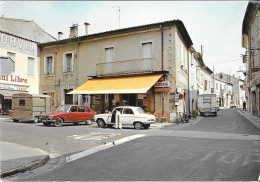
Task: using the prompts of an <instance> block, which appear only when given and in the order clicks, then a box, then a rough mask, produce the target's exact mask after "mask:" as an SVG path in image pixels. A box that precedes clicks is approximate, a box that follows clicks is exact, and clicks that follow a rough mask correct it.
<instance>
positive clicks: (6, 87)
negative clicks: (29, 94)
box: [0, 84, 28, 91]
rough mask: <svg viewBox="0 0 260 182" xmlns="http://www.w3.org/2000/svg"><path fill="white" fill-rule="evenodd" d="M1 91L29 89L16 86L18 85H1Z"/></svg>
mask: <svg viewBox="0 0 260 182" xmlns="http://www.w3.org/2000/svg"><path fill="white" fill-rule="evenodd" d="M0 89H4V90H20V91H27V89H28V87H23V86H16V85H3V84H0Z"/></svg>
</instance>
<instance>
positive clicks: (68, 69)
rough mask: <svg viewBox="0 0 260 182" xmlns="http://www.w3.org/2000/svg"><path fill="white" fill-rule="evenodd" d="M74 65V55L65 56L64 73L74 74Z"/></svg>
mask: <svg viewBox="0 0 260 182" xmlns="http://www.w3.org/2000/svg"><path fill="white" fill-rule="evenodd" d="M73 65H74V54H73V53H67V54H64V55H63V72H64V73H72V72H73Z"/></svg>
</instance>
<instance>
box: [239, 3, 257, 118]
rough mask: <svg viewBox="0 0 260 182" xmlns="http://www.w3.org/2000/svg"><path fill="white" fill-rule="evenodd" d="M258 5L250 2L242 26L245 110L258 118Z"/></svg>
mask: <svg viewBox="0 0 260 182" xmlns="http://www.w3.org/2000/svg"><path fill="white" fill-rule="evenodd" d="M259 7H260V3H259V1H250V2H249V3H248V6H247V9H246V13H245V16H244V20H243V25H242V37H243V39H242V46H243V47H244V48H246V53H245V56H244V59H243V62H244V63H245V65H246V82H247V85H246V86H247V87H246V89H247V94H246V95H247V98H246V100H247V106H248V107H247V108H248V111H249V112H251V113H252V114H253V115H256V116H258V117H260V18H259V16H260V9H259Z"/></svg>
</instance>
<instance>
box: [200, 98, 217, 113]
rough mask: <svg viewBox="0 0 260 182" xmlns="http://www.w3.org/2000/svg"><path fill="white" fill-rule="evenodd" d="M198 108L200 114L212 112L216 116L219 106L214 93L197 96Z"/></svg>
mask: <svg viewBox="0 0 260 182" xmlns="http://www.w3.org/2000/svg"><path fill="white" fill-rule="evenodd" d="M198 110H199V112H200V115H201V116H204V115H209V114H214V115H215V116H217V112H218V110H219V107H218V105H217V95H216V94H200V95H199V96H198Z"/></svg>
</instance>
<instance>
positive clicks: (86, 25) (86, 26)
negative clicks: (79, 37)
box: [84, 22, 90, 35]
mask: <svg viewBox="0 0 260 182" xmlns="http://www.w3.org/2000/svg"><path fill="white" fill-rule="evenodd" d="M84 25H85V35H88V27H89V25H90V24H89V23H87V22H85V23H84Z"/></svg>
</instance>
